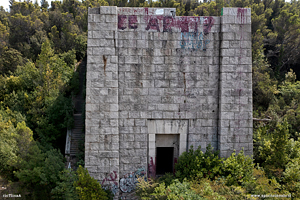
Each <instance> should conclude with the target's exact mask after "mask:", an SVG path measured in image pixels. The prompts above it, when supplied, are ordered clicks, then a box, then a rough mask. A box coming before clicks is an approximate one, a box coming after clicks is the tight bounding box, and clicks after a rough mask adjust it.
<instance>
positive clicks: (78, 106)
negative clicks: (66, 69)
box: [65, 60, 86, 169]
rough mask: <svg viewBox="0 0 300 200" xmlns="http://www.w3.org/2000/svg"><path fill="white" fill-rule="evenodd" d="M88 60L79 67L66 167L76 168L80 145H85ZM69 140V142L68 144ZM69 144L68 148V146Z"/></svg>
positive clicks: (66, 153)
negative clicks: (84, 90)
mask: <svg viewBox="0 0 300 200" xmlns="http://www.w3.org/2000/svg"><path fill="white" fill-rule="evenodd" d="M85 69H86V60H84V61H82V62H81V63H80V65H79V66H78V68H77V71H78V72H79V93H78V94H77V95H76V96H75V98H74V99H73V103H74V114H73V117H74V127H73V128H72V130H71V131H69V132H68V136H67V141H66V152H65V155H66V159H67V163H66V167H71V168H73V169H75V168H76V163H77V162H78V160H77V157H76V156H77V154H78V153H79V152H80V145H82V144H83V145H84V137H85V135H84V115H83V112H84V109H83V106H84V105H85V104H84V101H85V98H84V97H83V89H84V88H83V87H84V81H85V77H84V76H85V71H86V70H85ZM68 138H69V141H68ZM68 142H69V144H67V143H68ZM67 146H68V148H67Z"/></svg>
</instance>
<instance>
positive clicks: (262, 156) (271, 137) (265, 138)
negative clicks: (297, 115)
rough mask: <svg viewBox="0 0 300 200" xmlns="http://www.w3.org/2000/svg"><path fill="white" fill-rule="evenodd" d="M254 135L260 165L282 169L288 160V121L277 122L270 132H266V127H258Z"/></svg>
mask: <svg viewBox="0 0 300 200" xmlns="http://www.w3.org/2000/svg"><path fill="white" fill-rule="evenodd" d="M255 137H256V138H257V139H255V141H258V145H259V147H258V152H259V155H258V158H257V159H258V160H260V161H261V162H262V166H264V167H265V166H270V167H271V168H272V169H273V168H275V169H276V168H279V169H284V166H285V165H286V163H287V162H288V154H287V151H288V141H289V125H288V123H287V122H286V121H285V122H284V123H282V124H281V123H278V124H277V125H276V128H275V129H274V130H273V131H272V132H268V129H266V128H259V129H258V130H257V132H256V136H255Z"/></svg>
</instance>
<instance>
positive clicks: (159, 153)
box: [156, 147, 174, 175]
mask: <svg viewBox="0 0 300 200" xmlns="http://www.w3.org/2000/svg"><path fill="white" fill-rule="evenodd" d="M173 157H174V147H157V148H156V163H157V164H156V175H164V174H166V173H168V172H169V173H173Z"/></svg>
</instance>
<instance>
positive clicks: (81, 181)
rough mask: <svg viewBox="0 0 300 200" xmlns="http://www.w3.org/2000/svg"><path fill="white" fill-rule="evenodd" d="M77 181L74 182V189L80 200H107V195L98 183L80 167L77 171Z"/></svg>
mask: <svg viewBox="0 0 300 200" xmlns="http://www.w3.org/2000/svg"><path fill="white" fill-rule="evenodd" d="M77 175H78V180H77V181H75V182H74V187H75V188H76V192H77V194H78V196H79V199H80V200H107V199H108V197H107V194H106V192H105V191H104V190H103V189H102V187H101V185H100V183H98V182H97V180H96V179H94V178H93V177H91V176H90V174H89V172H88V171H87V169H85V168H83V167H82V166H81V165H80V166H79V168H78V169H77Z"/></svg>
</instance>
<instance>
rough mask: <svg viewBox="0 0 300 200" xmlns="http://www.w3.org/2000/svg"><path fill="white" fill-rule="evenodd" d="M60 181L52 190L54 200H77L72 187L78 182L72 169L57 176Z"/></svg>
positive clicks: (74, 189)
mask: <svg viewBox="0 0 300 200" xmlns="http://www.w3.org/2000/svg"><path fill="white" fill-rule="evenodd" d="M59 178H60V181H58V182H57V186H56V187H55V188H54V189H52V191H51V195H52V197H53V198H54V199H65V200H78V199H79V197H78V195H77V193H76V188H75V186H74V185H73V183H74V182H75V181H78V177H77V174H76V173H75V172H74V171H73V170H72V169H70V170H69V169H65V170H63V171H61V173H60V174H59Z"/></svg>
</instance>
